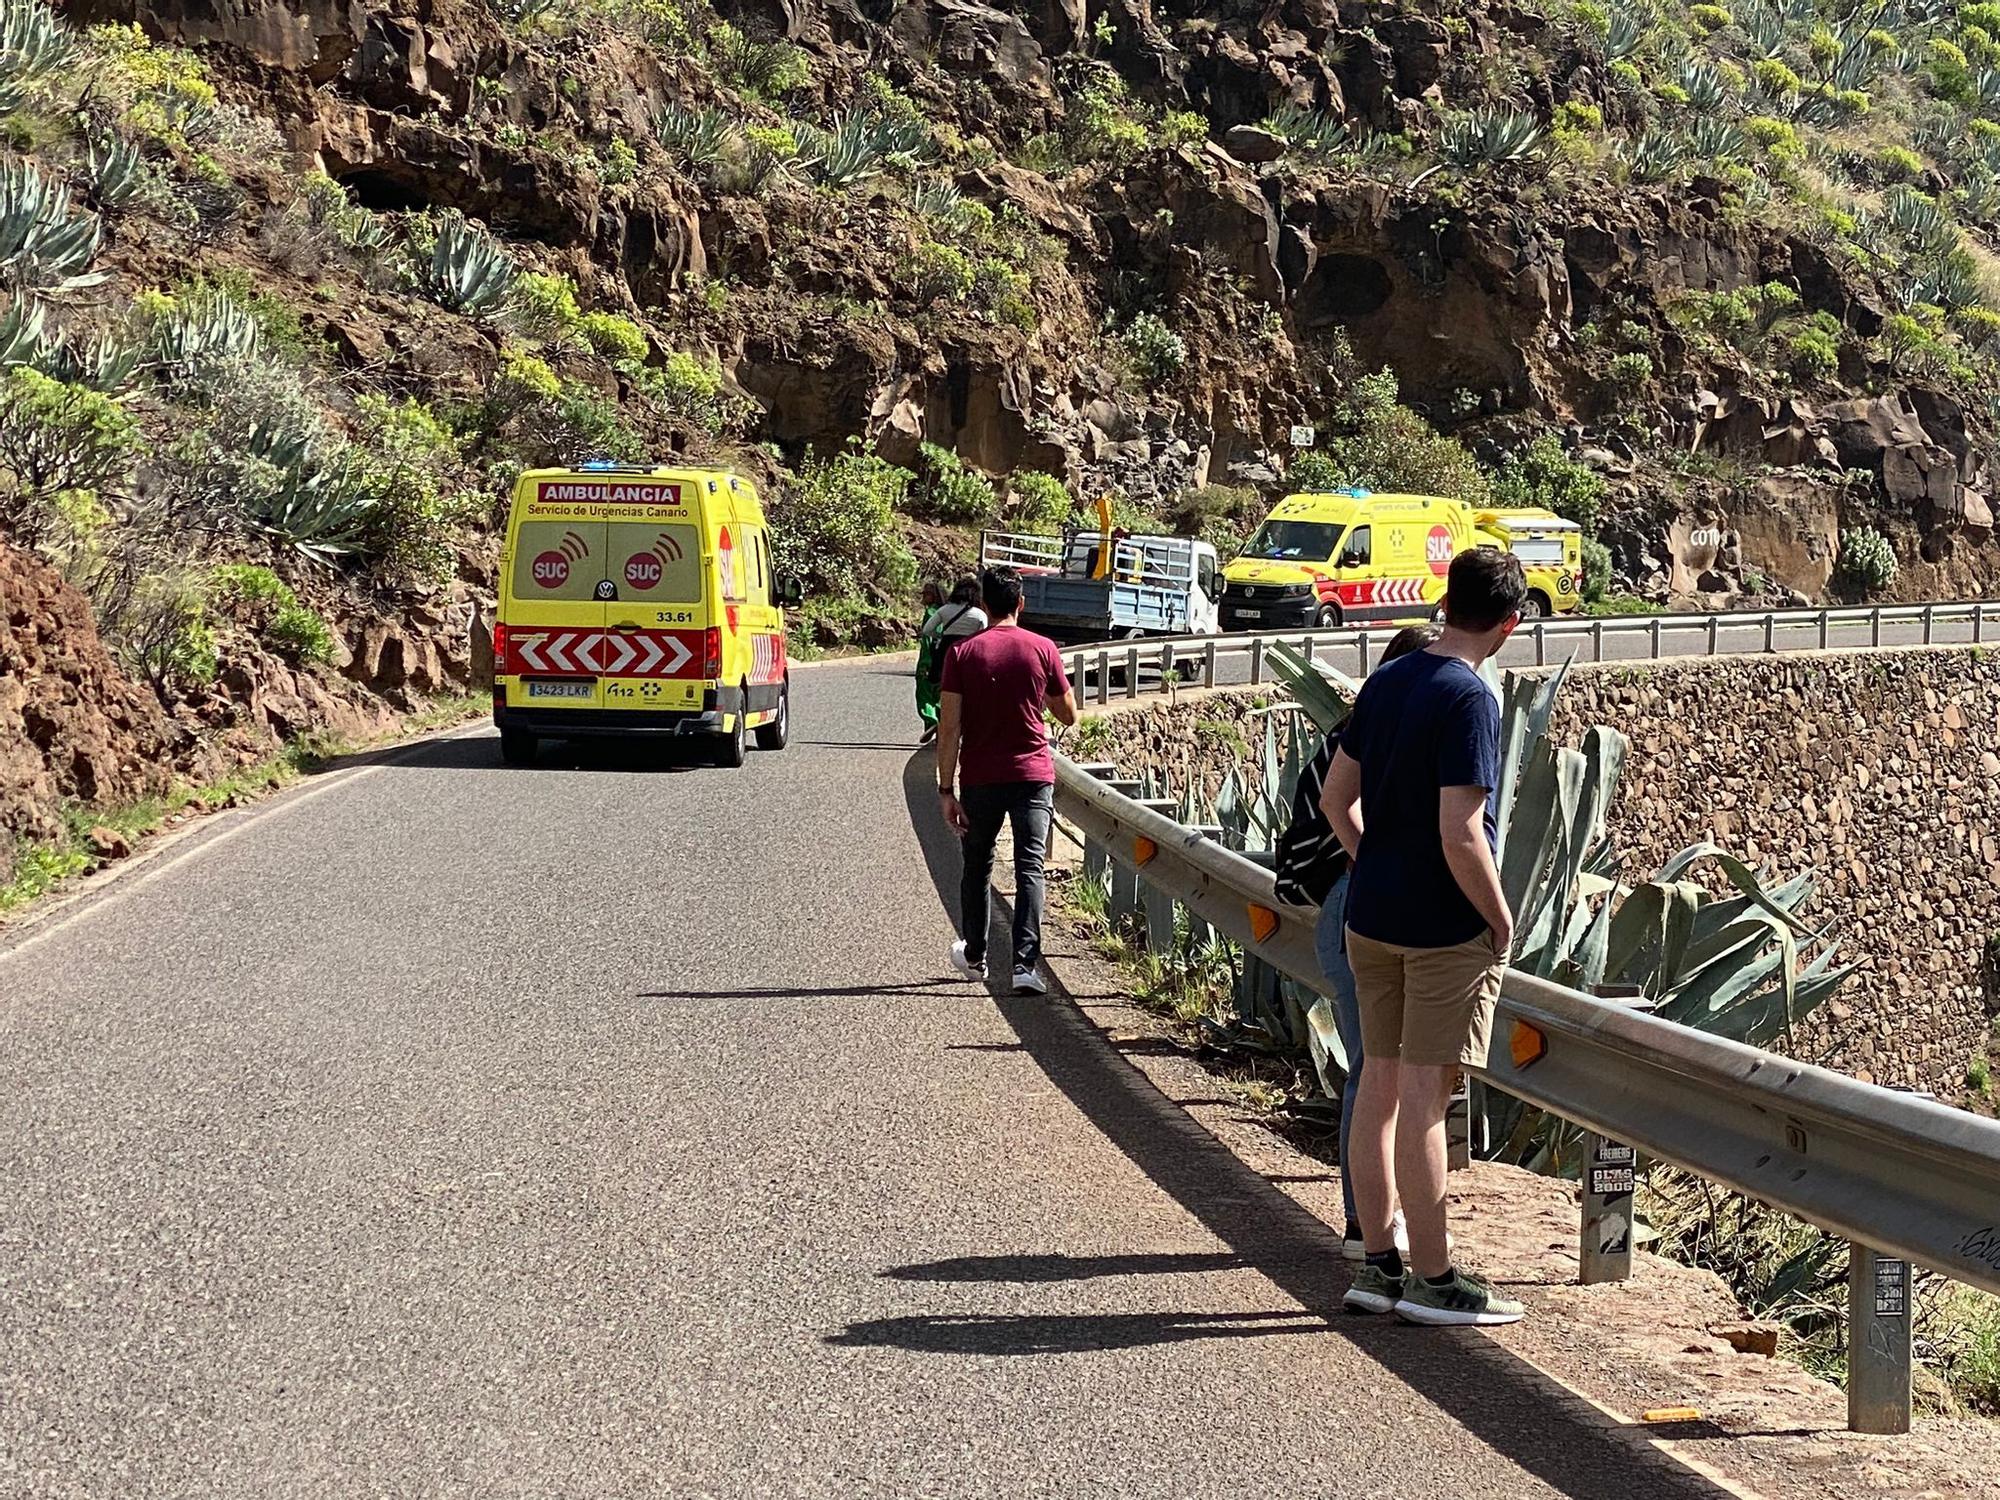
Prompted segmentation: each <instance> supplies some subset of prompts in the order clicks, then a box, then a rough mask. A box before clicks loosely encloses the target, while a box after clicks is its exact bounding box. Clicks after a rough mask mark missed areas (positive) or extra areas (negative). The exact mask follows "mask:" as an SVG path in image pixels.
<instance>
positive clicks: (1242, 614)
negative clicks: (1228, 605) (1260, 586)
mask: <svg viewBox="0 0 2000 1500" xmlns="http://www.w3.org/2000/svg"><path fill="white" fill-rule="evenodd" d="M1236 614H1237V617H1238V618H1239V619H1244V620H1261V619H1263V618H1264V611H1263V610H1261V609H1239V610H1237V611H1236Z"/></svg>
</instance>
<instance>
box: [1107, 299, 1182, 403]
mask: <svg viewBox="0 0 2000 1500" xmlns="http://www.w3.org/2000/svg"><path fill="white" fill-rule="evenodd" d="M1119 342H1121V343H1122V344H1123V345H1124V346H1125V354H1126V357H1127V358H1129V359H1130V360H1131V361H1132V373H1133V374H1135V375H1137V376H1138V377H1139V378H1140V379H1141V380H1143V381H1144V382H1145V383H1146V384H1147V385H1158V384H1159V383H1160V382H1161V381H1163V380H1165V379H1167V378H1168V377H1169V376H1172V375H1177V374H1179V373H1180V371H1181V368H1182V367H1183V366H1184V365H1186V364H1187V345H1186V343H1184V342H1183V341H1182V339H1181V336H1180V335H1179V334H1177V333H1175V332H1174V331H1173V330H1172V329H1171V328H1169V327H1167V325H1166V324H1165V323H1164V322H1163V321H1161V320H1160V319H1159V318H1157V317H1155V316H1154V315H1153V314H1152V313H1140V314H1139V315H1138V316H1137V317H1136V318H1134V319H1133V320H1132V321H1131V322H1130V323H1127V324H1126V325H1125V331H1124V333H1122V334H1120V335H1119Z"/></svg>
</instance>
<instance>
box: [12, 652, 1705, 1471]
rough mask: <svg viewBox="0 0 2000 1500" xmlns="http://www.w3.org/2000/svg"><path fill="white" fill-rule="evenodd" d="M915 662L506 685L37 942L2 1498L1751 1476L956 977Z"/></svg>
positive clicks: (1059, 1026)
mask: <svg viewBox="0 0 2000 1500" xmlns="http://www.w3.org/2000/svg"><path fill="white" fill-rule="evenodd" d="M907 672H908V667H907V662H904V661H892V660H874V661H866V662H860V663H850V664H838V665H832V666H826V667H815V668H808V669H802V670H801V671H800V672H799V674H798V677H797V680H796V687H795V692H796V714H795V733H796V734H797V736H798V740H797V742H796V743H795V744H794V746H793V748H792V749H790V750H788V751H786V752H784V753H782V754H757V755H753V757H752V759H751V762H750V764H749V766H748V767H747V768H745V769H744V770H742V771H739V772H733V773H732V772H724V771H715V770H708V769H686V768H676V767H674V766H672V765H671V764H670V763H669V762H668V761H667V760H665V759H664V758H663V757H660V756H658V755H656V754H653V753H651V752H645V753H637V754H629V753H622V752H611V751H605V750H591V751H585V752H581V753H572V752H568V751H566V750H563V749H560V748H559V749H557V750H556V751H554V752H553V753H548V754H545V757H544V760H543V762H542V764H540V765H538V766H536V767H534V768H529V769H519V770H508V769H503V768H502V767H501V766H500V765H499V757H498V753H497V748H498V747H497V745H496V743H495V742H494V741H493V740H492V739H491V738H490V737H489V736H487V735H484V734H475V735H468V736H462V737H457V738H447V739H441V740H435V741H431V742H428V743H426V744H423V745H421V746H419V747H416V748H415V749H414V750H411V751H406V752H404V753H402V754H400V755H397V756H394V757H389V758H383V759H378V760H376V761H373V762H370V763H365V764H357V765H351V766H349V767H346V768H342V769H339V770H337V771H335V772H333V773H332V775H331V777H330V778H329V779H328V780H325V781H321V782H317V783H314V784H312V785H310V786H308V787H306V788H303V789H300V790H298V791H295V792H293V793H291V794H289V795H288V796H287V797H285V798H283V799H280V800H279V801H277V802H276V803H274V804H271V805H269V806H267V807H266V808H263V809H260V810H257V811H255V812H254V813H251V814H232V815H227V817H226V819H225V820H224V821H222V822H219V823H217V824H215V825H213V826H212V827H211V828H210V829H208V830H205V831H204V832H203V833H201V834H199V835H197V836H196V837H194V838H191V839H189V840H187V841H185V842H184V843H183V844H181V845H180V846H178V847H177V848H175V849H174V850H173V851H171V852H170V853H169V854H168V855H166V856H164V857H163V858H162V859H161V860H158V861H156V862H155V863H154V864H153V866H152V867H151V868H150V869H147V870H144V871H141V872H139V873H137V874H135V875H133V876H131V877H128V878H127V879H125V880H124V881H121V882H118V883H116V884H114V885H113V886H111V887H110V889H109V892H108V893H107V894H106V895H105V896H103V897H101V898H99V899H96V900H94V901H93V902H91V903H89V904H81V905H79V906H78V907H76V908H73V909H71V910H69V911H66V912H62V913H59V914H58V915H57V917H56V918H55V919H54V921H53V923H52V924H45V926H44V928H43V929H41V930H39V931H37V930H32V929H31V930H30V932H29V933H28V935H27V938H26V940H25V943H23V941H22V940H21V939H20V938H18V937H17V938H16V939H15V947H14V948H13V949H12V950H11V951H5V950H0V1496H6V1497H10V1500H11V1497H16V1496H33V1497H44V1496H48V1497H106V1496H117V1497H120V1500H128V1497H154V1496H173V1497H190V1500H192V1497H201V1500H237V1497H242V1500H251V1497H255V1500H278V1497H290V1496H314V1497H318V1496H327V1497H343V1500H344V1497H350V1496H363V1495H367V1496H478V1497H497V1496H507V1497H514V1496H518V1497H523V1500H527V1497H533V1500H554V1497H570V1496H575V1497H589V1500H604V1497H613V1496H618V1497H623V1496H632V1497H640V1496H645V1497H658V1496H731V1497H734V1496H815V1497H818V1496H827V1497H834V1496H839V1497H852V1496H876V1495H880V1496H939V1497H945V1496H949V1497H971V1496H994V1497H1019V1496H1064V1497H1067V1496H1092V1495H1104V1496H1113V1495H1116V1496H1161V1497H1166V1496H1172V1497H1239V1496H1251V1495H1266V1494H1269V1495H1281V1496H1288V1497H1291V1496H1311V1495H1328V1496H1333V1495H1337V1496H1340V1497H1342V1500H1360V1497H1368V1496H1380V1497H1396V1500H1422V1497H1432V1496H1435V1497H1440V1500H1442V1497H1447V1496H1449V1497H1452V1500H1459V1497H1463V1496H1465V1495H1491V1496H1507V1497H1516V1496H1548V1495H1566V1496H1572V1497H1584V1496H1590V1497H1601V1496H1607V1495H1614V1494H1616V1495H1630V1496H1653V1495H1664V1496H1701V1497H1713V1496H1717V1495H1719V1494H1720V1493H1721V1492H1720V1491H1719V1490H1717V1489H1715V1488H1713V1487H1712V1486H1710V1485H1708V1484H1706V1483H1705V1482H1703V1481H1700V1480H1697V1479H1694V1478H1692V1477H1690V1476H1687V1475H1685V1474H1684V1473H1682V1472H1681V1471H1679V1470H1677V1469H1671V1468H1669V1467H1667V1466H1666V1465H1665V1463H1664V1461H1663V1460H1659V1459H1657V1458H1655V1457H1652V1456H1649V1455H1641V1454H1638V1453H1635V1451H1634V1450H1633V1449H1632V1448H1630V1447H1628V1446H1627V1445H1626V1444H1625V1443H1624V1442H1623V1441H1622V1440H1621V1439H1619V1438H1617V1437H1615V1436H1612V1435H1610V1434H1609V1433H1608V1432H1607V1429H1606V1428H1605V1426H1604V1425H1603V1424H1602V1423H1601V1421H1600V1420H1599V1419H1598V1418H1597V1417H1596V1415H1595V1414H1594V1413H1592V1412H1591V1411H1590V1410H1589V1409H1588V1408H1586V1407H1584V1406H1583V1404H1582V1403H1580V1402H1577V1401H1576V1400H1574V1399H1573V1398H1571V1397H1569V1396H1568V1395H1566V1394H1565V1393H1563V1392H1562V1391H1561V1390H1560V1389H1558V1388H1557V1387H1555V1386H1554V1385H1552V1384H1551V1383H1550V1382H1548V1381H1547V1380H1545V1379H1544V1378H1542V1377H1541V1376H1539V1375H1538V1374H1537V1373H1536V1372H1534V1371H1533V1370H1532V1369H1530V1368H1529V1367H1528V1366H1526V1365H1525V1364H1523V1363H1521V1362H1520V1361H1519V1360H1517V1359H1516V1358H1515V1357H1514V1356H1513V1355H1511V1354H1509V1353H1508V1352H1507V1350H1506V1348H1505V1345H1504V1341H1503V1340H1499V1339H1494V1338H1490V1337H1487V1336H1484V1335H1478V1334H1466V1335H1459V1334H1439V1333H1436V1332H1425V1331H1419V1330H1414V1329H1406V1328H1402V1327H1399V1326H1395V1325H1392V1324H1387V1323H1382V1322H1376V1321H1370V1320H1362V1321H1356V1320H1343V1319H1341V1318H1340V1316H1339V1314H1338V1313H1337V1312H1336V1311H1334V1309H1335V1306H1336V1302H1337V1299H1338V1296H1339V1293H1340V1291H1341V1289H1342V1287H1343V1285H1344V1278H1343V1276H1342V1274H1341V1270H1340V1266H1339V1264H1338V1260H1337V1255H1336V1253H1335V1252H1336V1248H1337V1247H1336V1246H1335V1244H1334V1242H1333V1240H1332V1238H1331V1237H1330V1236H1329V1234H1328V1232H1327V1230H1326V1228H1325V1226H1323V1225H1321V1224H1320V1223H1318V1222H1317V1221H1315V1220H1313V1219H1311V1218H1310V1217H1309V1216H1307V1215H1306V1214H1305V1213H1304V1211H1303V1210H1301V1209H1300V1208H1298V1207H1297V1206H1296V1205H1295V1204H1293V1203H1292V1201H1291V1200H1290V1199H1288V1198H1286V1197H1285V1196H1284V1195H1283V1194H1282V1193H1281V1192H1280V1191H1279V1190H1278V1189H1277V1188H1275V1187H1273V1186H1272V1185H1271V1184H1270V1183H1268V1182H1267V1181H1265V1180H1264V1179H1263V1178H1262V1177H1259V1176H1257V1175H1256V1174H1255V1173H1253V1172H1251V1171H1249V1170H1248V1169H1247V1168H1245V1167H1244V1166H1242V1165H1240V1164H1239V1163H1238V1162H1237V1160H1236V1158H1234V1157H1233V1156H1230V1155H1229V1154H1228V1153H1226V1152H1225V1151H1223V1150H1222V1149H1221V1148H1220V1147H1219V1146H1218V1145H1217V1144H1216V1143H1215V1142H1214V1141H1213V1139H1212V1138H1210V1137H1209V1136H1208V1135H1207V1134H1206V1133H1204V1132H1203V1131H1201V1130H1200V1129H1199V1128H1198V1127H1196V1126H1194V1125H1193V1124H1192V1123H1191V1122H1190V1121H1189V1119H1188V1118H1187V1116H1186V1115H1185V1114H1183V1113H1182V1112H1181V1111H1179V1110H1178V1109H1177V1108H1175V1107H1174V1106H1172V1105H1171V1104H1169V1103H1168V1102H1167V1101H1166V1100H1164V1099H1162V1098H1161V1097H1160V1096H1159V1095H1158V1094H1157V1093H1155V1092H1154V1091H1153V1090H1152V1088H1151V1086H1150V1085H1149V1084H1147V1083H1146V1082H1145V1080H1144V1079H1143V1078H1142V1077H1141V1076H1140V1075H1139V1074H1138V1073H1136V1072H1135V1071H1134V1070H1133V1069H1131V1068H1130V1067H1129V1066H1128V1065H1127V1064H1126V1063H1125V1062H1124V1061H1123V1059H1122V1058H1120V1057H1119V1056H1118V1054H1117V1053H1115V1052H1114V1051H1112V1050H1111V1049H1110V1048H1108V1047H1107V1046H1106V1045H1105V1044H1104V1043H1103V1042H1102V1041H1101V1040H1100V1038H1099V1036H1098V1034H1097V1033H1096V1032H1095V1031H1094V1030H1093V1029H1092V1028H1091V1027H1090V1026H1089V1025H1088V1023H1087V1022H1085V1021H1084V1020H1083V1019H1082V1018H1081V1016H1080V1015H1079V1014H1078V1012H1076V1011H1075V1009H1074V1008H1073V1007H1071V1006H1069V1005H1068V1004H1067V1002H1065V1001H1064V1000H1063V999H1062V998H1061V997H1060V996H1059V995H1058V996H1053V997H1051V998H1050V999H1047V1000H1033V1001H1028V1000H1019V1001H1017V1000H1014V999H1012V998H998V997H995V996H993V995H990V994H988V993H986V992H985V990H983V989H981V988H977V987H974V986H972V985H969V984H965V983H961V982H952V981H949V980H947V979H946V978H945V977H944V963H943V957H944V952H945V949H946V946H947V944H948V943H949V941H950V939H951V935H952V933H951V925H950V922H949V920H948V917H947V913H946V909H945V907H944V905H943V902H942V900H941V898H940V895H939V889H940V885H939V881H940V878H943V879H945V880H946V882H947V885H948V880H949V875H950V870H951V860H952V855H953V851H952V849H951V848H950V846H949V843H948V840H947V839H946V838H945V836H944V835H943V833H942V830H941V828H940V827H939V826H938V824H937V822H936V820H935V816H934V813H933V811H932V806H931V803H932V798H931V796H930V794H929V791H928V788H929V785H930V781H929V777H930V765H929V757H928V754H927V753H922V754H919V753H917V752H916V751H915V748H914V741H915V737H914V733H913V729H914V725H915V720H914V716H913V715H912V714H911V713H910V711H909V708H908V700H909V682H908V677H907Z"/></svg>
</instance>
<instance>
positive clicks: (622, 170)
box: [597, 137, 639, 187]
mask: <svg viewBox="0 0 2000 1500" xmlns="http://www.w3.org/2000/svg"><path fill="white" fill-rule="evenodd" d="M638 175H639V153H638V152H637V151H634V150H633V149H632V147H631V144H630V143H629V142H627V141H626V140H624V139H623V138H622V137H614V138H613V139H612V140H611V142H610V143H609V144H608V145H605V146H600V147H599V148H598V151H597V176H598V180H599V181H601V182H602V183H603V184H604V185H605V186H606V187H618V186H621V185H622V184H624V183H627V182H630V181H631V180H632V179H633V178H634V177H637V176H638Z"/></svg>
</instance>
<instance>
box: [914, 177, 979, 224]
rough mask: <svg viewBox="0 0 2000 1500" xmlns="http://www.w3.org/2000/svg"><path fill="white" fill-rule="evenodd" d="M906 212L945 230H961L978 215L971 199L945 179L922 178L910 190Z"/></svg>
mask: <svg viewBox="0 0 2000 1500" xmlns="http://www.w3.org/2000/svg"><path fill="white" fill-rule="evenodd" d="M910 212H911V213H913V214H915V215H916V216H917V217H918V218H919V219H921V220H923V221H924V222H925V223H926V224H930V225H933V226H935V227H936V228H937V229H939V230H943V231H945V232H947V233H954V234H956V233H962V232H964V231H965V230H966V229H968V228H970V227H971V226H972V224H973V221H974V219H975V218H976V217H977V216H978V212H977V210H976V209H975V208H974V207H973V205H972V201H971V200H970V199H968V198H967V197H966V196H965V194H963V193H961V192H960V191H959V190H958V189H957V188H956V187H954V186H953V185H952V184H950V183H949V182H939V181H937V180H936V179H934V178H926V179H925V180H924V181H922V182H919V183H918V184H917V185H916V187H915V188H914V189H913V190H912V191H911V193H910Z"/></svg>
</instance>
